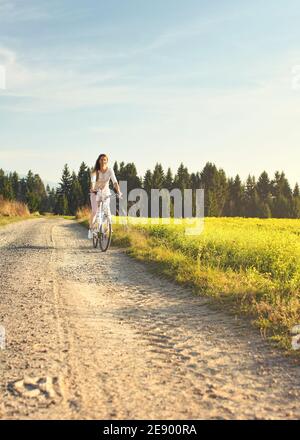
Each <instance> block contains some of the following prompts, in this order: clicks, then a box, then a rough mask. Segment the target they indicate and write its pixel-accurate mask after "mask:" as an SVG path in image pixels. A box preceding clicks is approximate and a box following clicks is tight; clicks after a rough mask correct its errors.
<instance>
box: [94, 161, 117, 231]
mask: <svg viewBox="0 0 300 440" xmlns="http://www.w3.org/2000/svg"><path fill="white" fill-rule="evenodd" d="M110 180H111V181H112V183H113V185H114V189H115V190H116V192H117V194H118V195H119V196H121V195H122V194H121V191H120V187H119V184H118V181H117V179H116V176H115V172H114V170H113V169H112V168H109V167H108V156H107V155H106V154H100V156H99V157H98V159H97V160H96V163H95V166H94V169H93V171H92V173H91V188H90V200H91V206H92V213H91V216H90V222H89V223H90V229H89V234H88V237H89V238H93V235H92V231H91V229H92V224H93V219H94V216H95V214H96V212H97V208H98V206H97V191H99V190H101V191H102V197H106V196H108V195H110V189H109V181H110ZM105 203H107V205H106V208H107V209H108V213H109V215H110V207H109V198H107V199H106V201H105Z"/></svg>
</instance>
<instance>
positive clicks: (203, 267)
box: [113, 218, 300, 348]
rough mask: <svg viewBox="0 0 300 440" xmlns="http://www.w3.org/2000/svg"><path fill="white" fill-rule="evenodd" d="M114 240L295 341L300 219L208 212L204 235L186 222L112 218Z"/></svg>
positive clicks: (274, 334)
mask: <svg viewBox="0 0 300 440" xmlns="http://www.w3.org/2000/svg"><path fill="white" fill-rule="evenodd" d="M113 243H114V244H115V245H119V246H124V247H127V248H128V252H129V254H131V255H132V256H134V257H136V258H138V259H141V260H145V261H149V262H152V263H156V264H155V267H156V269H157V270H158V271H160V272H162V273H164V274H166V275H167V276H169V277H171V278H173V279H175V280H176V281H177V282H179V283H184V284H187V285H189V286H192V287H193V288H194V289H195V291H197V292H199V293H201V294H202V295H208V296H212V297H214V298H215V299H216V300H217V301H219V302H221V303H222V304H223V306H224V307H227V308H229V310H230V311H232V312H234V313H237V312H238V313H245V314H246V315H247V316H250V317H252V320H253V322H254V323H255V325H257V326H259V327H260V329H261V331H262V334H264V335H265V336H266V337H270V338H272V339H273V340H276V341H277V342H279V343H280V344H281V345H282V346H284V347H286V348H289V347H290V336H289V331H290V329H291V327H292V326H293V325H294V324H298V323H300V220H289V219H287V220H286V219H245V218H206V219H205V221H204V230H203V232H202V233H201V234H200V235H198V236H187V235H186V234H185V225H184V224H181V225H174V224H170V225H153V224H152V225H151V224H150V223H149V222H148V223H147V224H138V223H137V219H134V220H133V221H132V222H131V223H130V224H128V225H125V226H124V225H117V224H116V225H114V239H113Z"/></svg>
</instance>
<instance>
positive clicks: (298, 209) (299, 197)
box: [292, 183, 300, 218]
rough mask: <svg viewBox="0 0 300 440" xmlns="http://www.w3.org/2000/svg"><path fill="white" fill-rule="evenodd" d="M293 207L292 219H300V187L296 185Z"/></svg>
mask: <svg viewBox="0 0 300 440" xmlns="http://www.w3.org/2000/svg"><path fill="white" fill-rule="evenodd" d="M292 205H293V207H292V217H293V218H300V190H299V185H298V183H296V185H295V188H294V191H293V204H292Z"/></svg>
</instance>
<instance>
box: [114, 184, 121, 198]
mask: <svg viewBox="0 0 300 440" xmlns="http://www.w3.org/2000/svg"><path fill="white" fill-rule="evenodd" d="M114 189H115V190H116V192H117V193H118V194H119V195H121V190H120V186H119V184H118V182H115V183H114Z"/></svg>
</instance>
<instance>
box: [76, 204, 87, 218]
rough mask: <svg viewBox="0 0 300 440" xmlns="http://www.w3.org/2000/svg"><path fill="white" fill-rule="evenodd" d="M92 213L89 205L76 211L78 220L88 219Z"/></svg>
mask: <svg viewBox="0 0 300 440" xmlns="http://www.w3.org/2000/svg"><path fill="white" fill-rule="evenodd" d="M90 214H91V209H90V208H89V207H88V206H83V207H82V208H80V209H78V211H77V212H76V220H86V219H88V218H89V216H90Z"/></svg>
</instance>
